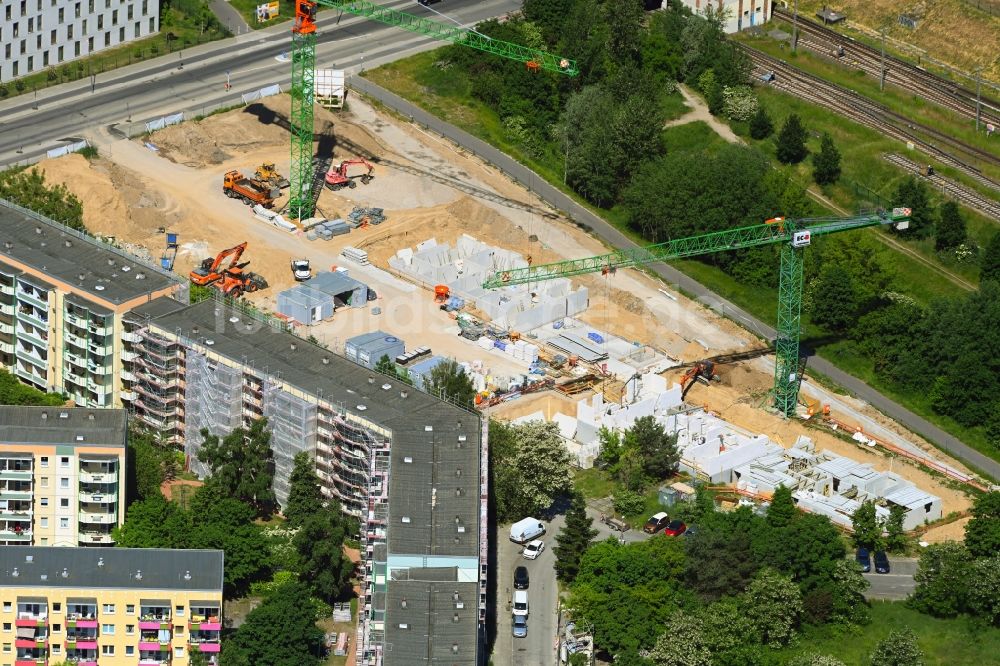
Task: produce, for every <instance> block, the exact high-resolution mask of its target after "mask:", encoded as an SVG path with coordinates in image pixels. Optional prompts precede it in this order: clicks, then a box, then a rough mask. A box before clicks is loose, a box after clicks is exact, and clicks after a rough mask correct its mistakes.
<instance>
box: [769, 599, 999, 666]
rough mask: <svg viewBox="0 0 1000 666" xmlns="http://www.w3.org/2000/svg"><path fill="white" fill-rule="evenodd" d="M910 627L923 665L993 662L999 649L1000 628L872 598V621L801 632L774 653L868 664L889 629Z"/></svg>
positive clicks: (785, 655)
mask: <svg viewBox="0 0 1000 666" xmlns="http://www.w3.org/2000/svg"><path fill="white" fill-rule="evenodd" d="M904 627H909V628H910V629H912V630H913V631H914V633H916V635H917V639H918V642H919V643H920V648H921V649H922V650H923V652H924V664H925V666H935V665H938V664H940V665H941V666H952V665H957V664H991V663H996V656H997V654H998V653H1000V629H995V628H978V627H976V626H974V625H973V623H971V622H970V621H968V620H966V619H964V618H960V619H955V620H939V619H937V618H933V617H930V616H928V615H923V614H921V613H918V612H916V611H914V610H910V609H909V608H907V607H906V606H905V605H903V603H902V602H898V601H896V602H874V604H873V606H872V622H871V624H869V625H868V626H866V627H861V628H859V629H857V630H855V631H854V632H851V633H846V634H845V633H835V632H833V631H831V630H829V629H826V628H821V629H817V630H815V631H811V632H807V633H806V634H804V635H803V636H802V637H801V639H800V641H799V644H798V645H797V646H795V647H793V648H788V649H786V650H782V651H781V652H778V653H777V654H778V655H780V656H783V657H789V658H790V657H793V656H795V655H799V654H809V653H813V652H818V653H820V654H827V655H831V656H833V657H836V658H837V659H840V660H841V661H843V662H844V663H845V664H851V665H857V664H867V663H868V661H867V660H868V655H870V654H871V651H872V650H873V649H874V648H875V644H876V643H878V642H879V641H880V640H882V639H883V638H885V637H886V636H888V635H889V632H890V631H892V630H899V629H902V628H904Z"/></svg>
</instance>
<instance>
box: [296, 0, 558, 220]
mask: <svg viewBox="0 0 1000 666" xmlns="http://www.w3.org/2000/svg"><path fill="white" fill-rule="evenodd" d="M317 5H322V6H324V7H331V8H333V9H339V10H340V11H342V12H347V13H348V14H354V15H356V16H363V17H365V18H369V19H371V20H373V21H379V22H380V23H384V24H386V25H391V26H394V27H397V28H400V29H403V30H408V31H410V32H414V33H417V34H419V35H424V36H426V37H430V38H431V39H436V40H439V41H442V42H451V43H452V44H460V45H462V46H468V47H469V48H473V49H476V50H478V51H483V52H485V53H491V54H493V55H496V56H499V57H501V58H507V59H509V60H514V61H517V62H523V63H525V64H526V65H527V66H528V67H529V68H530V69H532V70H546V71H550V72H557V73H559V74H566V75H568V76H576V74H577V73H578V70H577V67H576V61H574V60H570V59H567V58H562V57H560V56H557V55H553V54H551V53H548V52H546V51H542V50H540V49H533V48H529V47H527V46H521V45H520V44H513V43H511V42H505V41H503V40H499V39H492V38H491V37H488V36H486V35H483V34H481V33H478V32H476V31H475V30H472V29H470V28H465V27H462V26H458V25H449V24H447V23H441V22H439V21H434V20H431V19H426V18H422V17H420V16H414V15H413V14H407V13H406V12H401V11H399V10H396V9H391V8H389V7H385V6H382V5H378V4H375V3H374V2H369V1H368V0H316V1H313V0H296V2H295V24H294V26H293V27H292V53H291V56H292V88H291V97H292V110H291V118H290V122H291V129H292V132H291V134H292V160H291V167H290V173H289V178H288V180H289V182H290V190H289V191H290V194H289V202H288V212H289V216H290V217H292V218H294V219H299V220H302V219H305V218H307V217H310V216H311V215H312V214H313V208H314V205H315V198H314V196H313V186H314V183H313V177H314V173H313V97H314V88H313V80H314V77H315V72H316V8H317Z"/></svg>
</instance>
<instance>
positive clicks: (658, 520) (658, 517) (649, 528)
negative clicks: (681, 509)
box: [642, 511, 670, 534]
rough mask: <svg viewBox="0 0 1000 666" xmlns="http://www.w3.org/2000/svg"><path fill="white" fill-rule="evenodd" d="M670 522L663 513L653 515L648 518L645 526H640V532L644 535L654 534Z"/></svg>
mask: <svg viewBox="0 0 1000 666" xmlns="http://www.w3.org/2000/svg"><path fill="white" fill-rule="evenodd" d="M669 522H670V516H668V515H667V514H665V513H664V512H662V511H661V512H659V513H655V514H653V515H652V516H650V517H649V520H647V521H646V524H645V525H643V526H642V531H643V532H645V533H646V534H656V533H657V532H659V531H660V530H662V529H663V528H664V527H666V526H667V524H668V523H669Z"/></svg>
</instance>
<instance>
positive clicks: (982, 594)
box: [967, 555, 1000, 626]
mask: <svg viewBox="0 0 1000 666" xmlns="http://www.w3.org/2000/svg"><path fill="white" fill-rule="evenodd" d="M968 582H969V585H968V597H967V600H968V610H969V613H971V614H972V615H974V616H976V617H979V618H982V619H983V620H985V621H986V622H988V623H989V624H992V625H994V626H998V625H1000V555H993V556H992V557H986V558H983V559H980V560H976V561H975V562H974V563H973V564H972V568H971V571H970V575H969V581H968Z"/></svg>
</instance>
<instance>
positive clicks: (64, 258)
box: [0, 199, 187, 407]
mask: <svg viewBox="0 0 1000 666" xmlns="http://www.w3.org/2000/svg"><path fill="white" fill-rule="evenodd" d="M0 230H2V234H0V236H2V238H0V367H4V368H6V369H7V370H8V371H10V372H11V374H13V375H15V376H16V377H17V378H18V379H20V380H21V381H22V382H24V383H26V384H28V385H30V386H33V387H35V388H37V389H40V390H42V391H51V392H56V393H63V394H65V395H67V396H69V397H70V398H71V399H72V400H73V401H74V402H75V403H76V405H77V406H79V407H121V406H122V400H123V399H125V395H124V394H126V393H128V392H129V388H128V384H127V381H125V380H123V377H124V376H125V375H123V372H124V371H125V369H124V367H123V365H122V358H123V356H122V349H123V346H122V345H123V341H122V337H121V335H122V331H123V317H124V315H125V313H126V312H128V311H130V310H131V309H132V308H135V307H137V306H139V305H141V304H143V303H145V302H147V301H150V300H152V299H154V298H157V297H158V296H161V295H172V296H176V297H178V298H187V288H186V285H185V284H184V283H183V282H182V281H181V280H180V278H178V277H177V276H176V275H173V274H172V273H167V272H165V271H163V270H161V269H160V268H158V267H156V266H154V265H152V264H147V263H144V262H142V261H140V260H139V259H137V258H136V257H133V256H132V255H130V254H127V253H125V252H123V251H121V250H119V249H117V248H115V247H113V246H111V245H108V244H106V243H102V242H100V241H98V240H96V239H94V238H92V237H90V236H86V235H84V234H81V233H80V232H78V231H75V230H73V229H70V228H69V227H66V226H64V225H62V224H59V223H58V222H54V221H52V220H50V219H48V218H46V217H44V216H41V215H38V214H37V213H34V212H32V211H29V210H27V209H24V208H21V207H20V206H16V205H15V204H12V203H10V202H7V201H5V200H3V199H0Z"/></svg>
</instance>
